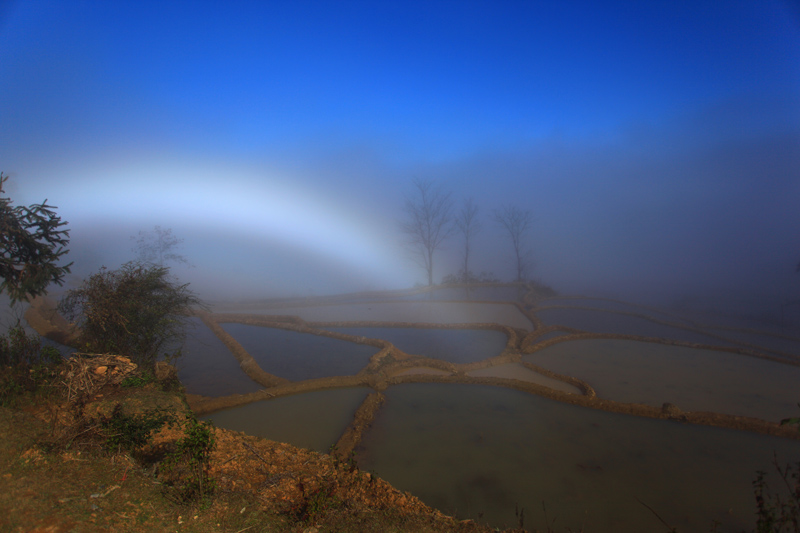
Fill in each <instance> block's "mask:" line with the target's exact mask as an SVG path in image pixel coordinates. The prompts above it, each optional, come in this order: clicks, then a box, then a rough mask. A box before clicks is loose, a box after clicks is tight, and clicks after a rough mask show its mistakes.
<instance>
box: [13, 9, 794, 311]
mask: <svg viewBox="0 0 800 533" xmlns="http://www.w3.org/2000/svg"><path fill="white" fill-rule="evenodd" d="M3 5H4V7H2V8H0V79H2V83H0V125H2V127H0V169H2V170H3V171H4V172H5V173H7V174H10V175H11V176H12V181H11V182H10V184H9V193H10V194H11V196H12V198H14V199H15V200H16V201H18V202H20V203H32V202H36V201H40V200H42V199H44V198H48V199H49V200H50V202H51V203H53V204H55V205H57V206H58V207H59V212H60V213H62V214H63V216H64V218H65V219H66V220H68V221H70V224H71V227H72V228H73V233H72V239H73V254H72V259H73V260H75V261H76V274H79V275H83V274H84V273H86V272H90V271H92V270H95V269H96V268H97V267H99V266H100V264H106V265H108V266H116V265H118V264H120V263H121V262H123V261H125V260H127V259H130V257H128V256H130V247H131V242H130V240H129V237H130V236H131V235H134V234H135V233H136V232H138V231H139V230H140V229H148V228H152V227H153V226H154V225H156V224H159V225H162V226H168V227H172V228H173V230H174V232H175V233H176V234H178V235H180V236H183V237H184V238H185V243H184V253H185V254H186V255H187V256H189V257H190V259H192V261H193V263H194V264H195V268H193V269H189V270H186V271H181V272H180V274H181V276H182V277H185V278H186V279H188V280H191V281H192V282H193V283H196V284H197V286H202V287H211V286H212V285H216V286H217V287H221V286H223V283H222V281H223V280H225V281H226V282H229V283H230V285H227V284H225V287H226V288H227V287H230V288H231V290H232V291H233V292H234V293H238V294H248V295H255V294H258V295H260V294H262V293H263V294H273V293H274V294H277V293H294V294H303V295H305V294H320V293H326V292H338V291H344V290H357V289H362V288H374V289H380V288H399V287H405V286H410V285H412V284H413V283H415V282H421V281H424V279H425V276H424V271H423V270H422V269H421V268H419V267H418V265H416V263H414V261H413V260H412V258H411V256H410V254H409V253H408V251H407V250H406V249H405V248H403V246H402V245H401V241H402V236H401V235H400V233H399V230H398V223H399V220H400V219H401V218H402V216H403V213H402V206H403V203H404V198H405V196H406V195H408V194H410V193H411V192H412V188H411V180H412V179H414V178H417V177H419V178H426V179H431V180H433V181H434V182H436V183H437V184H439V185H441V186H442V187H443V188H445V189H447V190H451V191H452V192H453V197H454V200H456V202H460V201H461V199H462V198H463V197H466V196H472V197H474V198H475V200H476V201H477V203H478V205H479V207H480V209H481V214H482V217H483V226H484V228H483V231H482V232H481V234H480V236H479V239H478V242H477V243H476V246H475V252H476V257H475V270H478V271H480V270H490V271H493V272H494V273H495V274H496V275H497V276H498V277H501V278H506V279H509V278H511V277H512V276H513V270H512V264H511V260H510V257H508V254H509V251H508V249H507V245H506V244H505V242H504V241H503V238H504V236H503V235H502V233H501V232H500V229H499V228H498V227H496V226H495V225H494V224H492V222H491V221H490V220H489V218H488V216H489V214H490V213H491V212H492V210H494V209H497V208H498V207H500V206H501V205H505V204H510V203H513V204H517V205H519V206H520V207H523V208H525V209H530V210H531V212H532V213H533V214H534V217H535V227H534V230H533V231H532V234H531V237H530V245H531V248H532V249H533V251H534V255H535V269H534V277H536V278H538V279H540V280H541V281H544V282H545V283H550V284H552V285H553V286H555V287H556V288H557V289H559V290H562V291H566V292H593V293H598V294H601V293H603V294H618V295H620V296H623V297H630V298H633V299H639V300H648V299H653V300H658V301H661V302H665V303H669V302H670V301H677V300H680V299H682V298H683V299H685V298H686V297H687V296H688V295H690V294H692V295H695V296H693V297H696V296H697V295H698V294H699V293H704V294H706V295H707V297H709V298H711V297H714V298H716V297H720V296H721V295H724V296H725V297H726V298H729V299H733V300H736V301H737V302H753V301H755V300H758V301H759V302H760V303H761V304H763V305H765V306H767V307H768V306H770V305H773V306H774V304H775V302H779V301H783V300H785V299H788V298H791V297H795V298H796V297H800V282H798V279H796V278H800V274H798V275H794V272H793V267H794V266H795V265H796V263H797V261H800V209H798V206H800V184H799V182H800V155H799V154H800V8H798V7H797V5H796V4H794V3H790V2H787V1H783V0H767V1H759V2H736V1H733V2H724V3H722V2H716V1H713V2H712V1H709V2H704V1H694V2H674V1H663V2H573V1H564V2H534V1H531V2H522V1H519V2H436V1H433V2H430V1H429V2H303V1H298V2H227V3H223V2H91V1H86V2H42V1H17V2H14V1H12V2H10V3H6V4H3ZM126 254H127V256H126ZM459 254H460V243H459V242H458V240H457V239H453V240H451V241H449V242H448V243H447V244H446V249H445V250H442V252H441V254H440V258H439V266H438V268H437V270H436V272H435V277H436V279H437V280H440V279H441V277H442V276H444V275H445V274H447V273H450V272H454V271H455V270H457V268H458V267H457V265H458V255H459ZM209 290H210V289H209Z"/></svg>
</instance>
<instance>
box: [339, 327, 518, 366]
mask: <svg viewBox="0 0 800 533" xmlns="http://www.w3.org/2000/svg"><path fill="white" fill-rule="evenodd" d="M325 329H327V330H329V331H338V332H339V333H346V334H348V335H355V336H363V337H371V338H373V339H383V340H385V341H389V342H391V343H392V344H394V345H395V346H397V347H398V348H399V349H401V350H402V351H404V352H406V353H408V354H413V355H423V356H425V357H431V358H433V359H441V360H443V361H448V362H451V363H459V364H463V363H474V362H476V361H481V360H483V359H486V358H487V357H494V356H496V355H500V353H501V352H502V351H503V350H504V349H505V347H506V343H507V342H508V337H507V336H506V334H505V333H503V332H501V331H496V330H493V329H425V328H369V327H359V328H325Z"/></svg>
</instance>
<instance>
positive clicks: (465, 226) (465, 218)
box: [455, 198, 481, 282]
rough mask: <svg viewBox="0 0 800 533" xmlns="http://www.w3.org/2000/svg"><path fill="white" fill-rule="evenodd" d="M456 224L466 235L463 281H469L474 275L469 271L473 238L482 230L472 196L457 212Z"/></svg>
mask: <svg viewBox="0 0 800 533" xmlns="http://www.w3.org/2000/svg"><path fill="white" fill-rule="evenodd" d="M455 225H456V228H457V229H458V231H459V232H460V233H461V234H462V235H463V236H464V269H463V271H462V274H461V276H460V277H461V281H464V282H469V281H470V280H471V279H472V277H473V276H472V275H471V274H470V271H469V253H470V244H471V243H472V238H473V237H475V235H477V234H478V232H479V231H480V230H481V223H480V221H479V220H478V206H477V205H475V202H474V201H473V200H472V198H467V199H465V200H464V205H463V206H462V207H461V210H460V211H459V212H458V213H456V216H455Z"/></svg>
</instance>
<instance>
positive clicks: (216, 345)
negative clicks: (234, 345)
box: [177, 318, 262, 396]
mask: <svg viewBox="0 0 800 533" xmlns="http://www.w3.org/2000/svg"><path fill="white" fill-rule="evenodd" d="M191 326H192V327H190V328H188V330H187V336H186V344H185V345H184V347H183V356H182V357H181V358H180V359H178V361H177V366H178V379H180V380H181V383H182V384H183V386H184V387H186V392H188V393H190V394H202V395H203V396H227V395H229V394H247V393H248V392H255V391H257V390H260V389H261V388H262V387H261V386H260V385H259V384H258V383H256V382H255V381H253V380H252V379H250V378H249V377H247V374H245V373H244V371H243V370H242V369H241V367H239V362H238V361H237V360H236V358H235V357H234V356H233V354H232V353H231V352H230V350H228V348H227V347H226V346H225V344H223V343H222V341H221V340H219V337H217V336H216V335H214V332H213V331H211V330H210V329H208V326H206V325H205V324H203V322H202V321H201V320H200V319H199V318H192V319H191Z"/></svg>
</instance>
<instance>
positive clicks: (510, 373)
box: [467, 363, 581, 394]
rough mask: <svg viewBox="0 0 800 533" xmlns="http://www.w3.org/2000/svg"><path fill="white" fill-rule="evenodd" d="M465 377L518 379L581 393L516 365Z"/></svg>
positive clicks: (477, 372) (569, 386) (486, 370)
mask: <svg viewBox="0 0 800 533" xmlns="http://www.w3.org/2000/svg"><path fill="white" fill-rule="evenodd" d="M467 375H468V376H473V377H484V378H506V379H518V380H520V381H527V382H529V383H536V384H538V385H544V386H545V387H549V388H551V389H555V390H560V391H563V392H569V393H571V394H581V391H580V389H579V388H578V387H574V386H572V385H570V384H569V383H564V382H563V381H561V380H558V379H553V378H549V377H547V376H543V375H542V374H540V373H538V372H534V371H533V370H531V369H530V368H526V367H524V366H522V365H519V364H516V363H508V364H506V365H497V366H492V367H489V368H480V369H478V370H473V371H472V372H467Z"/></svg>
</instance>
